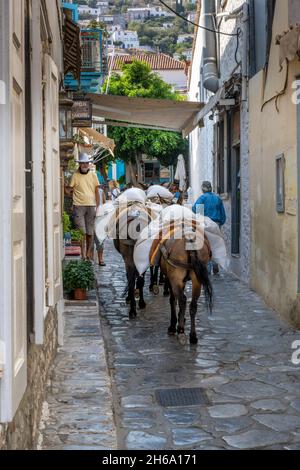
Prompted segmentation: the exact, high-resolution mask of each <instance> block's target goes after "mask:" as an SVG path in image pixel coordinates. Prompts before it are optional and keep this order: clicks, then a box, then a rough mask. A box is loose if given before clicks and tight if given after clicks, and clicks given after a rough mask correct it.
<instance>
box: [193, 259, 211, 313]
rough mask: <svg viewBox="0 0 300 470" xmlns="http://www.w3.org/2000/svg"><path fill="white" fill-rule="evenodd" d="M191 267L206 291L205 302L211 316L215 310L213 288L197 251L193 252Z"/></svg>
mask: <svg viewBox="0 0 300 470" xmlns="http://www.w3.org/2000/svg"><path fill="white" fill-rule="evenodd" d="M190 253H191V265H192V268H193V271H194V273H195V274H196V277H197V279H198V281H199V282H200V283H201V284H202V286H203V289H204V295H205V301H206V305H207V307H208V310H209V313H210V315H211V314H212V308H213V288H212V285H211V282H210V279H209V275H208V270H207V267H206V264H205V263H203V261H201V260H200V259H199V258H198V255H197V251H191V252H190Z"/></svg>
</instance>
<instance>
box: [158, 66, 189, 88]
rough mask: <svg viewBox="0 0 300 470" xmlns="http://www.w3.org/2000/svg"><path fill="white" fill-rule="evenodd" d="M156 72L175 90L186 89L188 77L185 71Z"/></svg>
mask: <svg viewBox="0 0 300 470" xmlns="http://www.w3.org/2000/svg"><path fill="white" fill-rule="evenodd" d="M155 72H156V73H158V75H159V76H160V77H161V78H162V79H163V80H164V81H165V82H167V83H169V84H170V85H172V86H174V88H175V89H178V88H180V89H186V87H187V76H186V74H185V72H184V70H156V71H155Z"/></svg>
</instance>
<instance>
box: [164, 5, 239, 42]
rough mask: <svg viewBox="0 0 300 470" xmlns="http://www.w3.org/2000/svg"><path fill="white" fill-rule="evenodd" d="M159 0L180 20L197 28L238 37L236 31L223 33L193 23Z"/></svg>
mask: <svg viewBox="0 0 300 470" xmlns="http://www.w3.org/2000/svg"><path fill="white" fill-rule="evenodd" d="M159 1H160V3H161V4H162V5H164V6H165V7H166V8H167V9H168V10H170V11H171V12H172V13H174V14H175V15H176V16H178V17H179V18H181V19H182V20H184V21H186V22H187V23H190V24H192V25H193V26H196V27H197V28H200V29H204V30H205V31H210V32H211V33H216V34H222V35H223V36H231V37H238V33H224V32H223V31H218V30H216V29H210V28H206V26H200V25H199V24H197V23H194V22H193V21H190V20H188V19H187V18H185V17H184V16H183V15H181V14H180V13H178V12H177V11H175V10H173V8H172V7H170V6H169V5H167V4H166V3H165V2H164V1H163V0H159Z"/></svg>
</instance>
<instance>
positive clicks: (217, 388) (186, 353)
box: [98, 244, 300, 449]
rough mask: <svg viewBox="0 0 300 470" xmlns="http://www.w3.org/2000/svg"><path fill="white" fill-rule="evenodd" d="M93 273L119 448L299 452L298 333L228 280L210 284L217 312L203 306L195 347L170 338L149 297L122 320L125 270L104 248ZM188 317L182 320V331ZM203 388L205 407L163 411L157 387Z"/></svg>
mask: <svg viewBox="0 0 300 470" xmlns="http://www.w3.org/2000/svg"><path fill="white" fill-rule="evenodd" d="M107 247H109V249H108V248H106V260H107V266H106V267H105V268H100V269H99V270H98V282H99V298H100V314H101V319H102V324H103V328H104V334H105V344H106V350H107V353H108V361H109V369H110V372H111V376H112V382H113V393H114V412H115V419H116V424H117V432H118V448H119V449H126V448H127V449H224V448H225V449H252V448H272V449H273V448H274V449H300V389H299V379H300V366H294V365H293V364H292V362H291V356H292V352H293V350H292V348H291V345H292V342H293V341H294V340H296V339H300V333H299V332H298V333H297V332H296V331H293V330H291V329H289V328H288V327H287V326H285V325H283V324H282V323H281V322H280V321H279V319H278V317H277V315H276V314H275V313H274V312H272V311H271V310H269V309H268V308H266V306H265V305H264V304H263V303H262V302H261V300H260V299H259V297H258V296H257V295H256V294H255V293H253V292H251V291H249V289H247V288H246V287H244V286H243V284H241V283H240V282H239V281H237V280H235V279H234V278H232V277H230V276H228V275H224V276H223V275H221V276H220V277H218V278H217V277H215V278H214V280H213V282H214V290H215V306H214V311H213V316H212V317H210V318H209V317H208V315H207V312H206V310H205V307H204V304H203V303H202V302H203V299H202V302H201V306H199V309H198V314H197V325H198V333H199V334H198V337H199V343H198V345H197V346H190V345H189V344H187V345H186V346H185V347H182V346H180V345H179V343H178V342H177V339H176V337H169V336H168V335H167V327H168V324H169V315H170V309H169V302H168V299H165V298H163V296H162V293H160V294H159V296H158V297H154V296H152V295H151V294H149V293H148V285H149V282H148V279H147V282H146V289H145V291H146V302H147V308H146V310H143V311H139V313H138V318H137V320H136V321H129V320H128V318H127V311H128V308H127V306H125V302H124V299H123V297H122V291H123V289H124V285H125V278H124V271H123V264H122V260H121V258H120V256H119V255H118V253H117V252H116V251H115V250H114V249H113V248H112V246H111V245H109V244H107ZM188 329H189V318H187V331H188ZM198 387H200V388H204V389H205V392H206V395H207V404H205V405H202V406H201V405H200V406H191V407H189V406H177V407H167V408H166V407H161V406H159V404H158V403H157V401H156V394H155V391H156V390H158V389H180V388H198Z"/></svg>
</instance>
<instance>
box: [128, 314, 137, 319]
mask: <svg viewBox="0 0 300 470" xmlns="http://www.w3.org/2000/svg"><path fill="white" fill-rule="evenodd" d="M135 318H136V312H129V320H135Z"/></svg>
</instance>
